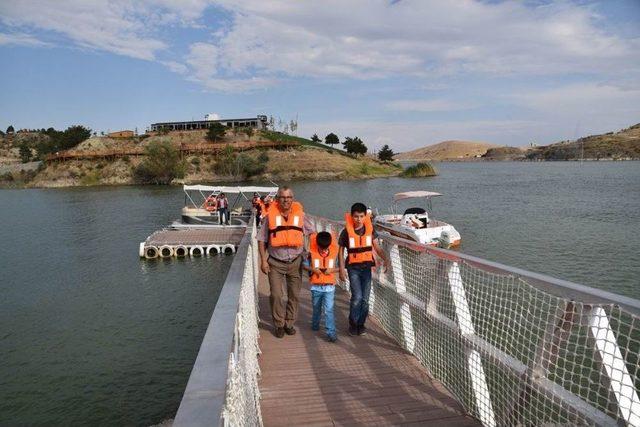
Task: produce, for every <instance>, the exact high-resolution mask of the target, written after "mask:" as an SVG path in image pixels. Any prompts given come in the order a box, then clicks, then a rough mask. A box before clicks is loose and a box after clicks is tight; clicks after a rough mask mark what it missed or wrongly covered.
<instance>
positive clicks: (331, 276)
mask: <svg viewBox="0 0 640 427" xmlns="http://www.w3.org/2000/svg"><path fill="white" fill-rule="evenodd" d="M337 256H338V244H337V243H336V241H335V239H334V238H333V236H332V235H331V233H328V232H326V231H321V232H319V233H317V234H315V233H314V234H312V235H311V237H310V238H309V257H308V260H306V261H305V262H303V264H302V265H303V268H304V269H305V270H307V271H308V272H309V283H311V302H312V304H313V316H312V318H311V329H313V330H314V331H317V330H319V329H320V315H321V314H322V310H323V309H324V327H325V330H326V331H327V340H329V342H335V341H336V340H337V339H338V336H337V335H336V322H335V319H334V317H333V299H334V295H335V290H336V287H335V285H336V273H337V272H338V269H337V268H336V264H335V262H336V257H337Z"/></svg>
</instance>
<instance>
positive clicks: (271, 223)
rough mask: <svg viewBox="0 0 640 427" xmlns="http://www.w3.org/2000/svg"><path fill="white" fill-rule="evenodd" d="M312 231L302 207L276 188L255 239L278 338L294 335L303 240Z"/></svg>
mask: <svg viewBox="0 0 640 427" xmlns="http://www.w3.org/2000/svg"><path fill="white" fill-rule="evenodd" d="M314 231H315V230H314V229H313V227H312V225H311V222H310V221H309V219H308V218H307V217H306V215H305V214H304V210H303V208H302V204H301V203H299V202H296V201H294V199H293V191H292V190H291V189H290V188H289V187H280V188H279V189H278V195H277V198H276V202H274V203H272V204H271V207H270V208H269V210H268V213H267V214H266V216H265V217H264V219H263V220H262V225H261V228H260V231H259V232H258V235H257V240H258V248H259V250H260V268H261V270H262V272H263V273H265V274H266V275H267V276H268V277H269V288H270V295H269V303H270V305H271V316H272V318H273V326H274V328H275V329H274V334H275V336H276V337H278V338H282V337H283V336H284V334H285V333H286V334H287V335H294V334H295V333H296V329H295V328H294V323H295V321H296V318H297V316H298V295H299V294H300V288H301V287H302V251H303V249H304V236H305V235H309V234H312V233H313V232H314Z"/></svg>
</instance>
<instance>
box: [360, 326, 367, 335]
mask: <svg viewBox="0 0 640 427" xmlns="http://www.w3.org/2000/svg"><path fill="white" fill-rule="evenodd" d="M358 335H367V327H366V326H364V325H362V326H358Z"/></svg>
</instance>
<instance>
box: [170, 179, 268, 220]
mask: <svg viewBox="0 0 640 427" xmlns="http://www.w3.org/2000/svg"><path fill="white" fill-rule="evenodd" d="M183 191H184V207H183V208H182V223H174V224H173V227H174V228H183V227H193V226H199V227H217V226H218V227H222V226H223V225H222V224H220V215H219V212H218V209H217V207H216V204H215V203H214V201H215V199H216V198H217V197H218V195H220V194H222V193H224V194H225V195H226V196H227V198H228V200H229V212H230V216H229V225H225V227H229V226H231V227H234V226H236V227H246V226H247V224H248V223H249V219H250V218H251V215H252V209H251V200H252V198H253V195H254V194H255V193H257V194H259V195H260V196H267V195H268V196H271V197H272V198H273V197H274V196H275V194H276V193H277V191H278V187H256V186H244V187H241V186H210V185H185V186H183ZM232 199H233V201H232ZM210 201H211V203H210Z"/></svg>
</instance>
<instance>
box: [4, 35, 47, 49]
mask: <svg viewBox="0 0 640 427" xmlns="http://www.w3.org/2000/svg"><path fill="white" fill-rule="evenodd" d="M0 45H18V46H49V43H46V42H43V41H42V40H39V39H38V38H36V37H34V36H32V35H30V34H23V33H0Z"/></svg>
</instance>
